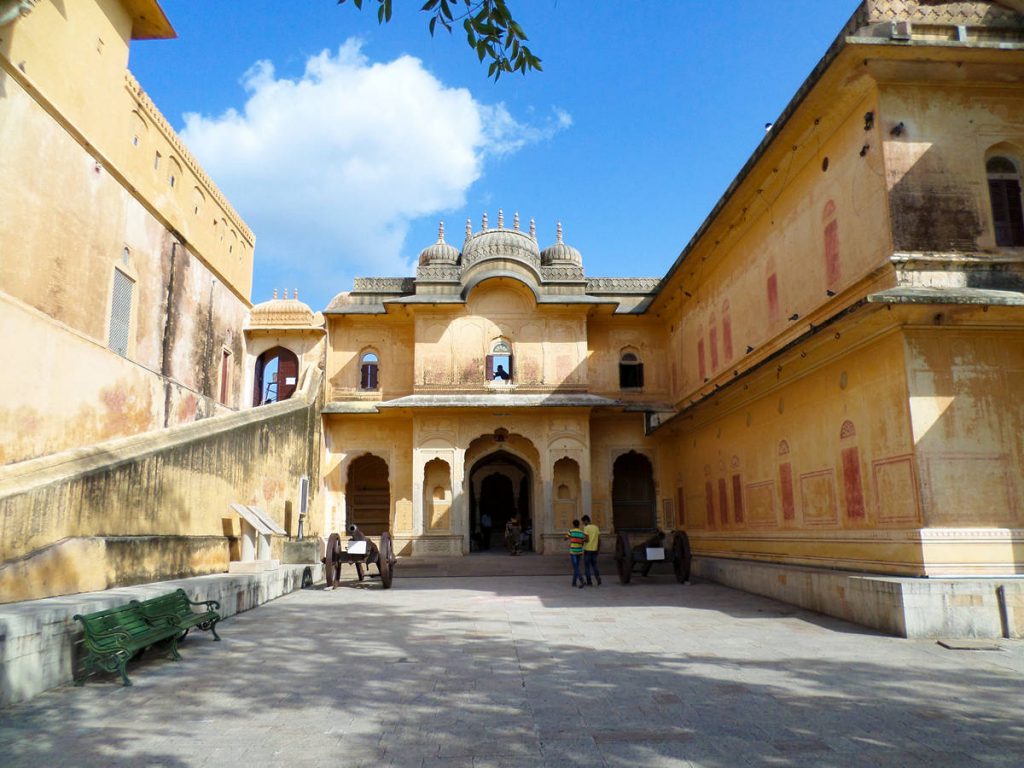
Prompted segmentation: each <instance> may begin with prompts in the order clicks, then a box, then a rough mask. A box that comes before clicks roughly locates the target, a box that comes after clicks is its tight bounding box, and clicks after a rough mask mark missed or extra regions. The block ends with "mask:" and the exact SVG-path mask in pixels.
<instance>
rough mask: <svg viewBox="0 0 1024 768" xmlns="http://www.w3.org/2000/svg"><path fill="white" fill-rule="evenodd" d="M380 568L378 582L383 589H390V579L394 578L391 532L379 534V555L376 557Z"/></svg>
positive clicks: (393, 552) (393, 551)
mask: <svg viewBox="0 0 1024 768" xmlns="http://www.w3.org/2000/svg"><path fill="white" fill-rule="evenodd" d="M377 568H378V569H380V583H381V585H382V586H383V587H384V589H391V581H392V580H393V579H394V578H395V548H394V546H393V545H392V543H391V534H389V533H388V532H387V531H384V533H382V534H381V535H380V556H379V557H378V558H377Z"/></svg>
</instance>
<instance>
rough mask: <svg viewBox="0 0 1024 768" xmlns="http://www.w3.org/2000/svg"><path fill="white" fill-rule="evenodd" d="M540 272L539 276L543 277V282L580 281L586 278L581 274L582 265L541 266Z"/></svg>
mask: <svg viewBox="0 0 1024 768" xmlns="http://www.w3.org/2000/svg"><path fill="white" fill-rule="evenodd" d="M540 274H541V277H543V279H544V282H548V281H551V282H561V281H565V280H574V281H578V282H582V281H583V280H586V277H585V276H584V275H583V267H577V266H565V265H562V266H557V267H552V266H542V267H541V268H540Z"/></svg>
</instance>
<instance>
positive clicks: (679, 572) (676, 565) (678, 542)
mask: <svg viewBox="0 0 1024 768" xmlns="http://www.w3.org/2000/svg"><path fill="white" fill-rule="evenodd" d="M692 559H693V555H692V554H691V553H690V537H689V536H687V535H686V531H676V537H675V540H674V541H673V542H672V570H674V571H675V572H676V581H678V582H679V583H680V584H685V583H686V582H688V581H689V580H690V561H691V560H692Z"/></svg>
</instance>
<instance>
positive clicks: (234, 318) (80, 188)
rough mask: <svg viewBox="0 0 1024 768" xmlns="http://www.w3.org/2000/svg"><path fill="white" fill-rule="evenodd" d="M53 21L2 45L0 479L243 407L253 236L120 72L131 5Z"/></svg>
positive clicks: (44, 20) (55, 16)
mask: <svg viewBox="0 0 1024 768" xmlns="http://www.w3.org/2000/svg"><path fill="white" fill-rule="evenodd" d="M58 5H60V4H53V3H38V4H37V5H36V6H35V7H34V9H33V11H32V13H30V14H29V15H28V16H27V17H24V18H20V19H18V20H17V21H15V22H14V23H13V24H11V25H8V26H6V27H5V28H4V31H3V35H2V37H0V145H2V146H3V148H4V151H3V152H2V153H0V176H2V177H3V178H5V179H16V180H17V183H16V184H6V185H4V186H3V187H2V188H0V208H2V210H4V211H5V215H4V216H3V217H0V243H3V252H4V258H3V259H2V260H0V286H2V288H0V323H2V326H3V328H4V331H5V337H6V338H8V339H9V340H10V342H11V343H12V344H13V345H14V346H15V348H16V349H15V350H14V352H15V359H18V360H19V370H18V371H17V375H16V376H12V377H8V378H7V379H6V380H5V383H4V384H2V385H0V446H2V447H0V463H11V462H17V461H23V460H26V459H31V458H34V457H37V456H42V455H46V454H49V453H53V452H57V451H61V450H65V449H68V448H73V447H77V446H83V445H89V444H91V443H95V442H98V441H102V440H106V439H110V438H111V437H115V436H120V435H131V434H136V433H139V432H142V431H146V430H150V429H155V428H161V427H166V426H170V425H174V424H180V423H187V422H190V421H193V420H195V419H199V418H204V417H206V416H209V415H212V414H214V413H218V412H224V411H225V408H224V407H223V406H226V407H227V408H237V407H238V405H239V392H240V389H241V383H242V380H243V376H242V373H243V370H242V365H243V363H244V359H243V354H242V338H241V335H240V329H241V327H242V322H243V320H244V318H245V314H246V311H247V309H248V299H247V297H248V292H249V286H250V282H251V270H252V244H253V239H252V235H251V233H250V232H249V231H248V228H247V227H246V226H245V225H244V223H243V222H242V221H241V219H239V218H238V216H237V214H236V213H234V211H233V210H232V209H231V207H230V205H229V204H228V203H227V201H226V200H224V198H223V197H222V196H221V195H220V193H219V191H217V189H216V187H215V186H214V185H213V184H212V182H211V181H210V180H209V179H208V178H207V177H206V175H205V174H204V173H203V171H202V169H201V168H200V167H199V166H198V165H197V164H196V162H195V160H194V159H193V158H192V157H191V155H190V154H189V153H188V150H187V149H186V148H185V147H184V146H183V145H182V144H181V142H180V140H179V139H178V137H177V136H176V135H175V134H174V131H173V130H172V129H171V128H170V126H169V125H168V124H167V123H166V121H165V120H164V119H163V117H162V116H161V115H160V113H159V111H158V110H157V109H156V107H154V106H153V104H152V102H150V100H149V99H148V97H147V96H146V95H145V93H143V92H142V90H141V89H140V88H139V86H138V84H137V83H135V82H134V79H133V78H132V77H131V75H130V74H128V72H127V70H126V69H125V65H126V63H127V59H128V46H129V43H130V38H131V36H132V33H133V25H137V23H138V19H135V18H133V16H132V12H133V8H132V7H131V4H125V3H120V2H100V3H96V2H83V3H75V4H70V5H68V7H66V8H65V7H63V6H61V7H58ZM134 10H136V11H137V10H138V9H137V8H136V9H134ZM155 23H157V26H159V24H160V22H159V20H155ZM150 31H152V30H150ZM160 34H163V32H160V31H158V32H157V36H160ZM122 280H125V281H128V282H130V284H131V289H130V291H131V299H130V303H129V302H125V301H115V298H114V294H115V286H116V285H117V284H118V282H119V281H122ZM122 298H123V297H122ZM115 306H117V307H121V308H124V309H125V311H124V312H123V313H122V316H123V317H124V318H125V320H126V323H127V346H126V349H125V350H123V351H122V354H123V357H121V356H119V355H118V354H116V353H114V352H112V351H110V350H109V349H108V348H107V347H108V343H109V340H110V330H111V326H112V319H111V318H112V313H113V308H114V307H115ZM225 359H226V360H227V365H226V367H225V365H224V363H225ZM225 376H226V377H227V379H228V380H229V381H228V386H227V387H226V389H227V391H226V392H225V393H224V394H223V396H222V392H221V382H222V379H223V378H224V377H225Z"/></svg>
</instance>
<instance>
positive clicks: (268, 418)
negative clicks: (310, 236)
mask: <svg viewBox="0 0 1024 768" xmlns="http://www.w3.org/2000/svg"><path fill="white" fill-rule="evenodd" d="M320 382H321V377H320V374H319V372H318V371H316V370H315V369H313V370H311V371H307V375H306V377H305V381H304V382H303V384H304V386H303V388H302V390H301V391H300V392H297V393H296V395H295V397H294V398H293V399H291V400H286V401H284V402H281V403H275V404H272V405H267V406H262V407H260V408H254V409H250V410H246V411H242V412H239V413H232V414H228V415H224V416H217V417H213V418H210V419H206V420H204V421H201V422H196V423H194V424H187V425H183V426H180V427H174V428H171V429H166V430H159V431H157V432H150V433H146V434H143V435H137V436H134V437H130V438H123V439H119V440H114V441H110V442H108V443H103V444H99V445H96V446H91V447H89V448H86V449H79V450H74V451H68V452H65V453H62V454H56V455H53V456H48V457H46V458H43V459H39V460H35V461H29V462H23V463H21V464H17V465H11V466H9V467H6V468H4V469H3V470H0V603H7V602H12V601H17V600H31V599H37V598H43V597H51V596H54V595H63V594H71V593H76V592H85V591H92V590H102V589H109V588H112V587H116V586H123V585H127V584H137V583H143V582H150V581H158V580H161V579H169V578H182V577H186V576H195V575H200V574H208V573H221V572H224V571H226V570H227V566H228V561H229V560H230V559H231V554H232V553H231V551H230V546H231V543H232V542H233V541H234V540H235V538H236V537H238V536H239V535H240V534H241V530H240V522H239V519H238V516H237V514H235V513H234V512H232V511H231V509H230V508H229V505H230V504H231V503H233V502H239V503H243V504H252V505H256V506H259V507H262V508H263V509H265V510H266V511H267V512H268V513H269V515H270V516H271V517H272V518H273V519H275V520H276V521H277V522H278V523H279V524H281V525H282V526H283V527H284V528H285V529H286V530H287V531H288V532H289V534H292V535H294V534H295V533H296V532H297V528H298V510H299V480H300V478H301V477H303V476H306V477H308V478H309V481H310V482H309V488H310V494H311V495H310V505H311V506H312V504H313V503H314V502H315V493H316V489H317V488H318V487H319V482H318V474H319V453H318V451H319V445H320V434H319V433H320V414H319V410H320V409H319V396H320ZM309 519H310V520H314V519H316V518H315V516H312V515H311V516H310V518H309ZM315 533H316V532H315V531H312V530H308V529H307V530H306V534H307V535H314V534H315Z"/></svg>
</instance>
